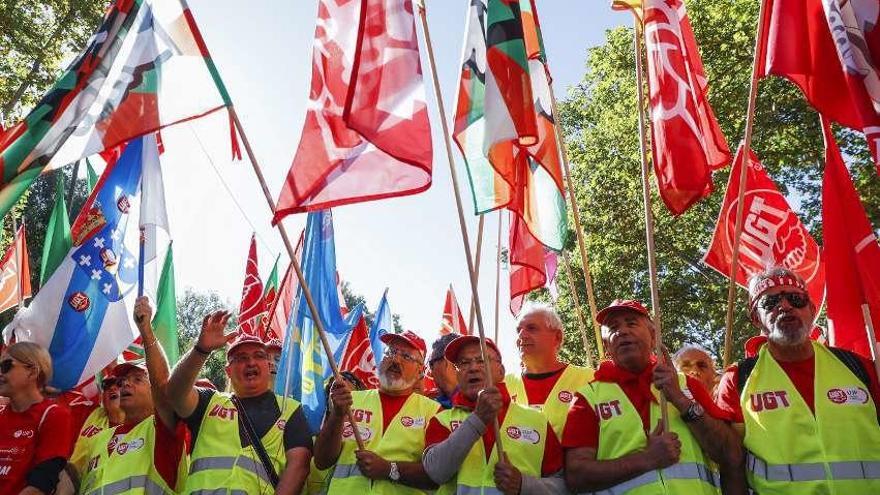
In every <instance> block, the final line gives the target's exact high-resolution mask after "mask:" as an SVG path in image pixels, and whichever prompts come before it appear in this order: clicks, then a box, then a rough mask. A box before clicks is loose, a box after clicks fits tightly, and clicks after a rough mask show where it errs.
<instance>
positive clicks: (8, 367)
mask: <svg viewBox="0 0 880 495" xmlns="http://www.w3.org/2000/svg"><path fill="white" fill-rule="evenodd" d="M24 365H25V367H26V368H30V365H29V364H27V363H24ZM13 366H15V360H14V359H12V358H6V359H4V360H3V361H0V374H3V375H5V374H6V373H9V372H10V371H12V368H13Z"/></svg>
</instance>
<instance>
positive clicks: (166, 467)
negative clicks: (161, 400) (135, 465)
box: [107, 415, 187, 488]
mask: <svg viewBox="0 0 880 495" xmlns="http://www.w3.org/2000/svg"><path fill="white" fill-rule="evenodd" d="M144 421H153V422H154V423H155V425H156V443H155V446H154V447H155V448H154V449H153V464H154V465H155V466H156V471H158V473H159V476H161V477H162V479H163V480H165V482H166V483H168V486H170V487H171V488H174V485H176V484H177V467H178V465H179V464H180V459H181V457H182V456H183V449H184V448H185V446H186V443H187V442H186V440H187V429H186V426H185V424H184V423H183V421H178V422H177V424H176V425H175V427H174V431H171V430H169V429H168V428H167V427H166V426H165V424H164V423H162V421H160V420H159V419H158V418H157V417H156V416H155V415H154V416H150V417H149V418H147V419H145V420H144ZM137 425H138V423H135V424H129V423H122V424H121V425H119V426H117V427H116V429H115V430H114V431H115V433H114V435H113V437H111V438H110V441H109V442H108V443H107V453H108V454H110V453H112V452H113V449H115V448H116V445H117V444H118V443H119V441H120V440H121V439H122V437H123V436H125V434H126V433H128V432H130V431H131V430H133V429H134V427H135V426H137ZM111 461H112V459H111Z"/></svg>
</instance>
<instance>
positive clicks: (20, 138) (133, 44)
mask: <svg viewBox="0 0 880 495" xmlns="http://www.w3.org/2000/svg"><path fill="white" fill-rule="evenodd" d="M182 3H183V4H185V2H180V1H179V0H118V1H116V2H114V3H113V6H112V7H111V8H110V9H109V11H108V12H107V15H106V16H105V17H104V20H103V22H102V24H101V27H100V28H99V29H98V32H97V33H95V35H94V36H92V38H91V40H90V41H89V45H88V46H87V47H86V48H85V50H84V51H83V52H82V53H81V54H80V55H79V57H77V58H76V59H75V60H74V61H73V63H72V64H71V65H70V66H69V67H68V68H67V70H66V71H65V72H64V73H63V74H62V75H61V77H60V78H59V79H58V80H57V81H56V82H55V85H54V86H53V87H52V88H51V89H50V90H49V91H48V92H47V93H46V95H45V96H44V97H43V99H42V100H40V102H39V103H37V105H36V107H34V109H33V110H32V111H31V112H30V113H29V114H28V115H27V117H25V118H24V120H22V121H21V122H19V123H18V124H16V125H15V126H13V127H11V128H9V129H7V130H6V132H4V133H3V134H2V135H0V170H2V177H0V215H4V214H5V213H6V212H7V211H8V210H9V208H10V207H11V206H12V204H14V203H15V201H17V200H18V198H19V197H20V196H21V195H22V194H24V192H25V191H26V190H27V188H28V187H29V186H30V184H31V182H33V180H34V179H35V178H36V176H37V175H39V174H40V173H41V172H42V171H43V170H44V169H48V170H51V169H53V168H57V167H60V166H64V165H67V164H68V163H72V162H75V161H77V160H79V159H81V158H84V157H87V156H90V155H92V154H95V153H98V152H101V151H104V150H108V149H110V148H113V147H115V146H116V145H118V144H120V143H124V142H125V141H127V140H129V139H132V138H135V137H138V136H142V135H144V134H147V133H150V132H154V131H156V130H158V129H160V128H162V127H165V126H168V125H171V124H175V123H178V122H183V121H186V120H189V119H193V118H197V117H200V116H203V115H206V114H208V113H211V112H213V111H216V110H219V109H221V108H224V107H226V106H229V105H230V103H229V97H228V95H227V94H226V90H225V89H224V87H223V84H222V82H221V81H220V78H219V74H218V73H217V70H216V68H215V66H214V63H213V62H212V61H211V58H210V56H209V54H208V51H207V48H206V46H205V43H204V40H203V39H202V37H201V35H200V34H199V31H198V28H197V27H196V24H195V21H194V20H193V18H192V15H191V13H190V11H189V9H187V8H185V7H181V4H182Z"/></svg>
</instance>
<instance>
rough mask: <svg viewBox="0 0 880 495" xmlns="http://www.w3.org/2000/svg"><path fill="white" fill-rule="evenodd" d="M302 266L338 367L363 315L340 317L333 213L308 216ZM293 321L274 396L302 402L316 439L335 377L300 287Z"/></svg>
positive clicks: (357, 313)
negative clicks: (348, 341)
mask: <svg viewBox="0 0 880 495" xmlns="http://www.w3.org/2000/svg"><path fill="white" fill-rule="evenodd" d="M300 263H301V265H300V266H301V267H302V271H303V275H304V277H305V280H306V283H307V284H308V285H309V290H310V291H311V293H312V298H313V299H314V301H315V305H316V306H317V309H318V313H319V316H320V318H321V322H322V323H323V325H324V329H325V330H326V331H327V339H328V341H329V342H330V348H331V350H332V352H333V355H334V358H335V359H336V362H337V363H338V362H339V360H340V358H341V357H342V351H343V350H344V349H345V344H346V342H347V340H348V337H349V335H350V333H351V329H352V327H353V326H354V324H355V323H357V319H356V318H357V317H359V316H360V314H359V311H352V312H351V313H349V315H348V317H343V316H342V313H341V311H340V305H339V294H338V292H337V290H336V246H335V243H334V240H333V216H332V214H331V213H330V210H322V211H316V212H312V213H309V217H308V221H307V223H306V230H305V239H304V242H303V251H302V258H301V261H300ZM290 315H291V317H290V321H289V322H288V323H287V330H286V331H285V335H284V339H285V343H284V350H283V351H282V353H281V362H280V363H279V364H278V369H279V373H278V379H277V380H276V382H275V391H276V392H277V393H279V394H281V395H284V396H290V397H293V398H294V399H296V400H298V401H299V402H300V403H301V404H302V408H303V413H305V416H306V419H307V420H308V422H309V427H310V428H311V430H312V432H313V433H317V432H318V430H319V429H320V427H321V420H322V419H323V417H324V411H325V409H326V406H327V395H326V393H325V391H324V387H325V386H326V382H327V380H328V379H329V378H330V376H331V375H332V374H333V371H332V369H331V368H330V364H329V362H328V360H327V357H326V355H325V353H324V349H323V346H322V344H321V339H320V337H319V335H318V329H317V327H316V326H315V323H314V320H313V319H312V314H311V311H309V307H308V304H306V301H305V298H304V297H302V287H300V288H299V290H298V291H297V296H296V299H294V302H293V310H292V311H291V312H290ZM289 339H292V341H291V340H289Z"/></svg>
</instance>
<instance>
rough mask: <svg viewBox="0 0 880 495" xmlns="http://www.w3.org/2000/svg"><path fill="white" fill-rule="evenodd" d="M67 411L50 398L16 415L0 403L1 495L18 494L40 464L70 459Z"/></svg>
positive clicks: (10, 407) (10, 408)
mask: <svg viewBox="0 0 880 495" xmlns="http://www.w3.org/2000/svg"><path fill="white" fill-rule="evenodd" d="M70 438H71V435H70V412H69V411H68V410H67V408H65V407H64V406H62V405H59V404H58V403H56V402H55V401H54V400H52V399H45V400H43V401H42V402H39V403H37V404H34V405H32V406H31V407H29V408H28V409H27V410H26V411H24V412H15V411H13V410H12V406H11V405H10V404H0V495H7V494H9V495H11V494H17V493H18V492H20V491H21V490H22V489H24V488H25V486H27V485H26V477H27V475H28V472H29V471H30V470H31V469H32V468H33V467H34V466H36V465H37V464H40V463H41V462H44V461H48V460H50V459H54V458H56V457H63V458H65V459H66V458H67V457H69V456H70V451H71V443H70Z"/></svg>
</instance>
